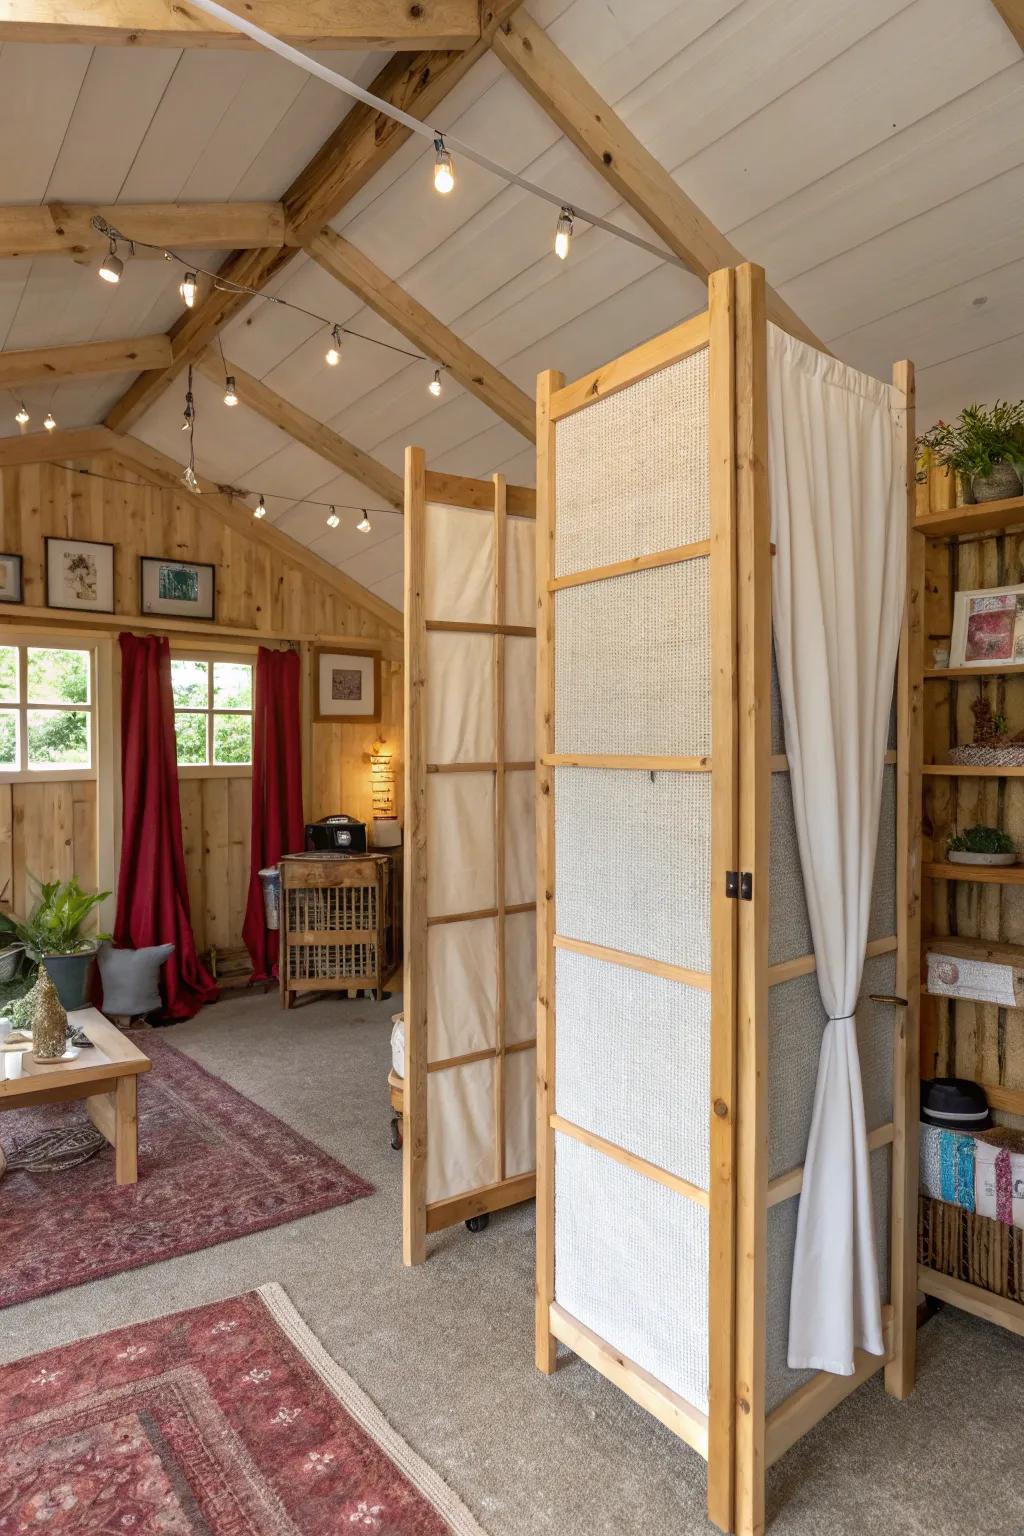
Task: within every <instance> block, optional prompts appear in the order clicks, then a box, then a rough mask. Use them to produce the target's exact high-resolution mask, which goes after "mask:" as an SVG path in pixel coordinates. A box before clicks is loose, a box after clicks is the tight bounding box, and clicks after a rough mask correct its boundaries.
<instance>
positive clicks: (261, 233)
mask: <svg viewBox="0 0 1024 1536" xmlns="http://www.w3.org/2000/svg"><path fill="white" fill-rule="evenodd" d="M0 4H2V0H0ZM97 214H98V215H99V216H100V217H101V218H103V219H106V221H107V223H108V224H112V225H113V226H114V227H115V228H116V229H119V230H121V231H122V232H123V233H124V234H125V235H126V236H127V237H128V238H129V239H130V240H145V241H146V242H147V244H149V245H159V246H173V247H175V248H177V249H178V250H207V251H235V250H248V249H251V248H252V247H254V246H282V245H283V244H284V241H285V227H286V226H285V216H284V208H283V207H282V205H281V204H280V203H45V204H43V205H42V206H41V207H34V208H23V207H11V206H8V207H6V208H0V259H6V260H11V259H13V258H15V257H25V256H72V257H74V258H76V259H77V260H79V261H92V260H94V259H95V257H96V255H97V253H99V252H105V251H106V249H107V241H106V238H105V237H104V236H103V235H101V234H100V233H99V231H98V230H95V229H93V227H92V220H93V217H94V216H95V215H97ZM122 256H123V257H124V258H125V259H127V257H128V252H127V251H122ZM147 257H149V258H151V259H152V258H155V259H157V260H159V258H160V253H159V252H158V251H144V250H140V251H138V252H137V253H136V257H135V259H145V258H147Z"/></svg>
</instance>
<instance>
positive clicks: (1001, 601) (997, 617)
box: [949, 586, 1024, 667]
mask: <svg viewBox="0 0 1024 1536" xmlns="http://www.w3.org/2000/svg"><path fill="white" fill-rule="evenodd" d="M949 664H950V666H951V667H991V666H1013V665H1015V664H1019V665H1022V666H1024V586H1019V587H983V588H981V589H980V590H979V591H975V592H958V593H957V594H956V602H955V606H954V609H953V636H952V639H951V641H950V646H949Z"/></svg>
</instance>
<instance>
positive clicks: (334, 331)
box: [326, 325, 341, 368]
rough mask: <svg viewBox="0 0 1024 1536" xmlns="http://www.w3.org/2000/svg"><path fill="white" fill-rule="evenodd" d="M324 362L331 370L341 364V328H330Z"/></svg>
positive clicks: (337, 326)
mask: <svg viewBox="0 0 1024 1536" xmlns="http://www.w3.org/2000/svg"><path fill="white" fill-rule="evenodd" d="M326 361H327V363H328V365H329V366H330V367H331V368H337V366H338V364H339V363H340V362H341V326H340V325H332V326H331V345H330V346H329V347H328V348H327V354H326Z"/></svg>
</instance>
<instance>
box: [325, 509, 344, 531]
mask: <svg viewBox="0 0 1024 1536" xmlns="http://www.w3.org/2000/svg"><path fill="white" fill-rule="evenodd" d="M340 522H341V518H340V517H339V516H338V514H337V512H335V510H334V508H333V507H332V508H331V510H330V511H329V512H328V514H327V526H328V528H337V526H338V524H339V523H340Z"/></svg>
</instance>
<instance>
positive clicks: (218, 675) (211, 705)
mask: <svg viewBox="0 0 1024 1536" xmlns="http://www.w3.org/2000/svg"><path fill="white" fill-rule="evenodd" d="M252 673H253V668H252V663H251V662H248V661H218V660H216V659H215V658H213V657H193V656H187V657H185V656H176V657H173V658H172V660H171V692H172V695H173V698H174V731H175V737H176V739H177V748H178V763H179V765H180V766H181V767H192V768H203V767H210V766H212V767H216V768H229V767H234V766H245V767H247V766H249V765H250V764H251V763H252V688H253V682H252Z"/></svg>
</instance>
